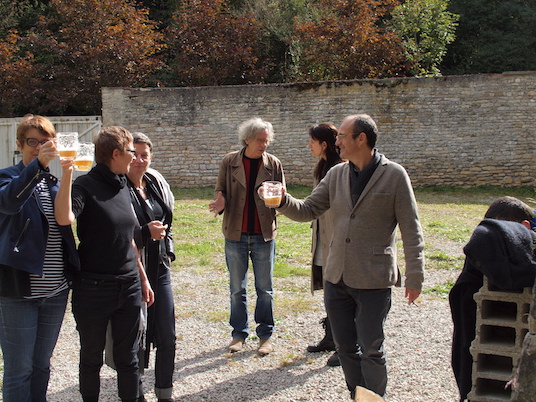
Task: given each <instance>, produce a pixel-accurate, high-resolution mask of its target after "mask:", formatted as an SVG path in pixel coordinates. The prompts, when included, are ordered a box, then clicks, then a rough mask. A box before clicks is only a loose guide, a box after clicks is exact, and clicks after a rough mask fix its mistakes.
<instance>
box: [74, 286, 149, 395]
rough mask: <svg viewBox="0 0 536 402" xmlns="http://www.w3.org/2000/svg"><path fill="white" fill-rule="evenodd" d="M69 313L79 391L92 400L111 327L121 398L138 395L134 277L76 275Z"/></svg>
mask: <svg viewBox="0 0 536 402" xmlns="http://www.w3.org/2000/svg"><path fill="white" fill-rule="evenodd" d="M72 304H73V314H74V318H75V320H76V329H77V330H78V333H79V335H80V393H81V394H82V397H83V399H84V400H88V401H90V400H96V399H95V398H98V395H99V393H100V375H99V374H100V369H101V367H102V364H103V351H104V346H105V343H106V327H107V326H108V322H110V323H111V327H112V338H113V357H114V362H115V365H116V370H117V387H118V390H119V397H120V398H121V399H122V400H133V399H136V398H137V397H138V383H139V370H138V331H139V325H140V307H141V285H140V281H139V279H138V278H135V279H134V278H129V279H119V278H114V277H111V278H109V279H108V278H107V279H98V278H91V277H80V278H77V280H76V281H75V284H74V286H73V298H72Z"/></svg>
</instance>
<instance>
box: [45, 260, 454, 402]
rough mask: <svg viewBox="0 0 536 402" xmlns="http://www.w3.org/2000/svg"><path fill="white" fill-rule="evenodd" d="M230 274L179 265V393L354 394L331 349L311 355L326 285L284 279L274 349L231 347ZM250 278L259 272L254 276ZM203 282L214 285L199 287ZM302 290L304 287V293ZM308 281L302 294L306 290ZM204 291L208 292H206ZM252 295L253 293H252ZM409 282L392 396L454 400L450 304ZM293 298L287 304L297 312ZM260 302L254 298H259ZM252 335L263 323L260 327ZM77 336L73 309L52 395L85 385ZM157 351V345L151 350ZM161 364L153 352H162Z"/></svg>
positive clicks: (392, 353) (113, 393)
mask: <svg viewBox="0 0 536 402" xmlns="http://www.w3.org/2000/svg"><path fill="white" fill-rule="evenodd" d="M457 274H458V273H457V272H454V271H432V272H427V277H426V283H425V287H429V286H433V285H434V284H439V283H443V282H444V281H446V280H448V279H451V280H452V279H454V278H456V276H457ZM223 276H224V275H223V274H222V273H221V272H215V271H214V272H211V271H208V272H203V273H202V274H200V273H199V272H198V271H196V270H195V269H192V270H191V271H188V270H186V272H185V271H181V273H176V272H174V273H173V287H174V289H175V293H176V297H175V303H176V314H177V321H176V327H177V335H178V341H177V356H176V359H175V381H174V391H173V396H174V398H175V399H176V401H188V402H196V401H221V402H225V401H345V400H349V393H348V391H347V390H346V386H345V383H344V379H343V374H342V369H341V368H340V367H326V365H325V363H326V360H327V358H328V357H329V356H330V354H329V353H319V354H310V353H307V352H306V351H305V348H306V346H307V345H308V344H310V343H314V342H315V341H317V340H319V339H320V338H321V337H322V328H321V326H320V325H319V324H318V321H319V320H320V318H322V317H323V302H322V292H316V293H315V294H314V296H311V295H310V294H309V293H308V288H309V282H308V278H303V277H301V278H291V279H289V278H284V279H279V278H276V292H278V289H283V290H281V291H280V293H283V295H282V296H279V293H277V294H276V320H277V323H276V332H275V334H274V337H273V340H274V345H275V351H274V352H273V353H272V354H270V355H269V356H265V357H262V358H260V357H258V356H257V355H256V353H255V352H256V346H257V342H258V341H257V340H256V339H248V342H247V343H246V350H245V351H243V352H239V353H236V354H234V355H230V354H228V353H227V348H226V346H227V344H228V343H229V341H230V328H229V326H228V324H227V317H225V318H222V316H219V318H217V319H214V318H211V317H213V316H214V314H224V315H225V316H226V314H227V313H226V311H227V304H228V296H227V282H226V278H225V277H223ZM250 282H251V280H250ZM290 285H292V288H293V291H292V293H294V294H296V293H298V294H299V296H300V299H299V301H297V303H298V302H299V303H306V304H307V308H297V309H296V311H297V312H291V313H286V315H285V316H282V314H281V313H280V314H278V307H277V304H278V300H280V299H279V298H280V297H285V295H284V293H285V290H284V289H290V287H291V286H290ZM199 289H205V291H204V292H203V293H200V292H199V291H198V290H199ZM296 289H298V290H297V291H296ZM301 289H303V292H301V291H300V290H301ZM198 294H199V295H198ZM249 294H251V292H250V293H249ZM403 296H404V294H403V289H395V290H394V292H393V306H392V309H391V312H390V313H389V317H388V320H387V324H386V336H387V342H386V343H387V345H386V347H387V358H388V370H389V384H388V389H387V393H388V396H387V400H388V401H389V402H410V401H411V402H416V401H434V402H440V401H449V402H452V401H455V400H456V398H457V392H456V385H455V382H454V378H453V375H452V372H451V370H450V363H449V362H450V338H451V332H452V324H451V319H450V313H449V308H448V302H447V301H446V300H444V299H438V298H433V297H430V296H421V297H420V298H419V299H418V302H417V304H418V305H417V306H415V305H411V306H408V305H407V304H406V303H405V302H404V300H403ZM284 303H285V307H284V308H281V310H284V311H292V310H291V309H289V308H288V304H289V303H290V304H291V303H292V301H291V302H288V301H285V302H283V300H282V299H281V304H284ZM250 307H251V306H250ZM252 333H254V331H253V330H252ZM78 347H79V346H78V334H77V332H76V329H75V325H74V320H73V317H72V314H71V313H70V311H69V312H68V313H67V314H66V316H65V322H64V325H63V328H62V332H61V334H60V338H59V341H58V345H57V347H56V350H55V353H54V357H53V360H52V364H53V368H52V376H51V380H50V385H49V401H50V402H56V401H80V400H81V398H80V395H79V393H78ZM151 356H152V358H153V357H154V353H153V354H152V355H151ZM153 362H154V360H153ZM115 378H116V377H115V372H114V371H113V370H111V369H109V368H108V367H104V368H103V370H102V372H101V379H102V381H101V400H102V401H117V400H118V398H117V387H116V380H115ZM144 381H145V384H146V386H145V388H146V390H147V395H146V398H147V400H148V401H150V402H151V401H156V398H155V396H154V393H153V391H152V388H153V386H152V384H153V383H154V372H153V368H152V367H151V368H149V369H148V370H147V371H146V374H145V380H144Z"/></svg>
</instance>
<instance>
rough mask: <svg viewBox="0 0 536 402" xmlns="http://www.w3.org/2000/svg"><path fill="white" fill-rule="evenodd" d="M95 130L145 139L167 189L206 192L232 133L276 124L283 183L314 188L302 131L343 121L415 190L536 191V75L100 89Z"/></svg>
mask: <svg viewBox="0 0 536 402" xmlns="http://www.w3.org/2000/svg"><path fill="white" fill-rule="evenodd" d="M102 99H103V111H102V117H103V125H122V126H124V127H126V128H128V129H129V130H131V131H141V132H144V133H145V134H147V135H148V136H149V137H150V138H151V139H152V140H153V142H154V145H155V160H154V162H153V167H154V168H156V169H158V170H160V171H161V172H162V173H163V174H164V175H165V176H166V178H167V179H168V180H169V182H170V183H171V184H172V185H177V186H180V187H195V186H212V185H214V183H215V180H216V177H217V174H218V168H219V162H220V160H221V159H222V157H223V156H224V155H225V154H226V153H227V152H229V151H231V150H235V149H239V146H238V139H237V134H236V133H237V126H238V125H239V124H240V123H241V122H242V121H244V120H246V119H248V118H250V117H253V116H259V117H261V118H263V119H265V120H268V121H270V122H271V123H272V124H273V125H274V130H275V134H276V135H275V141H274V142H273V143H272V144H271V145H270V147H269V148H268V152H270V153H272V154H274V155H276V156H277V157H278V158H279V159H280V160H281V162H282V163H283V166H284V169H285V174H286V178H287V182H289V183H291V184H306V185H310V184H311V183H312V169H313V166H314V164H315V163H316V161H315V159H314V158H313V157H312V156H311V155H310V152H309V149H308V148H307V143H308V141H309V138H308V134H307V130H308V128H309V127H310V126H311V125H313V124H315V123H320V122H331V123H334V124H335V125H336V126H339V125H340V122H341V120H342V119H343V118H344V117H345V116H346V115H349V114H354V113H367V114H370V115H371V116H372V117H373V118H374V119H375V120H376V122H377V124H378V127H379V130H380V137H379V140H378V144H377V146H378V149H379V150H380V152H382V153H384V154H386V156H387V157H389V158H390V159H391V160H393V161H396V162H399V163H401V164H402V165H403V166H404V167H405V168H406V169H407V170H408V172H409V174H410V177H411V179H412V182H413V184H414V185H415V186H438V185H450V186H463V187H470V186H477V185H491V186H533V185H535V184H536V181H535V172H536V145H535V142H536V128H535V123H536V119H535V112H536V72H516V73H503V74H489V75H470V76H448V77H439V78H401V79H384V80H352V81H335V82H316V83H296V84H273V85H245V86H223V87H199V88H103V90H102Z"/></svg>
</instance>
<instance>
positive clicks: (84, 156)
mask: <svg viewBox="0 0 536 402" xmlns="http://www.w3.org/2000/svg"><path fill="white" fill-rule="evenodd" d="M94 158H95V144H93V143H91V142H81V143H80V144H79V145H78V153H77V154H76V159H75V160H74V169H75V170H78V171H80V172H87V171H89V170H90V169H91V166H92V165H93V159H94Z"/></svg>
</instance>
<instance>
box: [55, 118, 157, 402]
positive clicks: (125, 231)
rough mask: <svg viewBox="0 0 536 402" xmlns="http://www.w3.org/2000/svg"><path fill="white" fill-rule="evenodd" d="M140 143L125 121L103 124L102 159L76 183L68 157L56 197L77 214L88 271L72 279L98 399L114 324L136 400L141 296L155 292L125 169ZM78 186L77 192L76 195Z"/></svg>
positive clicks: (65, 211)
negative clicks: (139, 243) (135, 143)
mask: <svg viewBox="0 0 536 402" xmlns="http://www.w3.org/2000/svg"><path fill="white" fill-rule="evenodd" d="M135 153H136V151H135V150H134V149H133V144H132V135H131V134H130V133H129V132H128V131H127V130H126V129H124V128H123V127H118V126H110V127H103V128H102V129H101V130H100V131H99V134H98V136H97V138H96V139H95V156H96V158H95V159H96V162H97V164H96V165H95V166H94V167H93V169H91V171H90V172H89V173H88V174H86V175H83V176H80V177H78V178H77V179H76V180H75V182H74V184H72V186H71V178H72V165H73V163H72V161H61V165H62V169H63V179H62V185H61V186H60V189H59V191H58V196H57V197H56V219H57V221H58V223H60V224H68V223H71V222H73V221H74V219H75V218H76V219H77V233H78V238H79V240H80V245H79V247H78V254H79V256H80V263H81V271H80V272H79V273H78V275H77V276H76V278H75V281H74V284H73V298H72V299H73V300H72V305H73V314H74V318H75V320H76V328H77V330H78V333H79V335H80V393H81V394H82V398H83V400H84V402H97V401H98V400H99V393H100V369H101V367H102V365H103V351H104V347H105V343H106V329H107V326H108V322H110V324H111V334H112V341H113V360H114V363H115V368H116V370H117V383H118V391H119V397H120V398H121V400H122V401H131V402H134V401H137V399H138V387H139V366H138V344H139V333H140V331H139V327H140V309H141V304H142V300H143V301H146V302H147V303H148V304H149V305H150V304H151V303H152V302H153V292H152V290H151V287H150V285H149V282H148V280H147V276H146V275H145V271H144V269H143V266H142V265H141V261H140V259H139V257H138V253H137V249H136V245H135V244H134V240H133V237H134V229H135V228H136V227H137V221H136V217H135V215H134V213H133V211H132V206H131V203H130V193H129V190H128V186H127V178H126V176H125V175H126V174H127V173H128V171H129V169H130V163H131V162H132V158H133V157H134V154H135ZM71 191H72V196H71Z"/></svg>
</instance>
